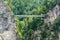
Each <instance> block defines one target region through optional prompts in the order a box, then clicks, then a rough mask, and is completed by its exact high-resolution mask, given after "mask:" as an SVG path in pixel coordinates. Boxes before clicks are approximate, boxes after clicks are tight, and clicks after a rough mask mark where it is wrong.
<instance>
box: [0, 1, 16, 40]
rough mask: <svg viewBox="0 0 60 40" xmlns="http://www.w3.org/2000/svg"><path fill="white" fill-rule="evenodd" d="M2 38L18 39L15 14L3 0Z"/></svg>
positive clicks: (0, 30)
mask: <svg viewBox="0 0 60 40" xmlns="http://www.w3.org/2000/svg"><path fill="white" fill-rule="evenodd" d="M0 38H2V39H3V40H16V32H15V20H14V15H13V14H12V13H11V11H10V10H9V9H8V7H7V5H5V4H4V3H3V2H0Z"/></svg>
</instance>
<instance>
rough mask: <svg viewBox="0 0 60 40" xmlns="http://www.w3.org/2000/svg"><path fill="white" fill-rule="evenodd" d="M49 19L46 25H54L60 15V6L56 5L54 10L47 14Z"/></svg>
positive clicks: (46, 20)
mask: <svg viewBox="0 0 60 40" xmlns="http://www.w3.org/2000/svg"><path fill="white" fill-rule="evenodd" d="M47 15H48V16H47V18H46V19H45V22H46V23H49V22H51V23H53V22H54V20H55V19H56V18H57V17H58V16H59V15H60V6H59V5H56V6H55V7H54V8H53V9H52V10H49V12H48V13H47Z"/></svg>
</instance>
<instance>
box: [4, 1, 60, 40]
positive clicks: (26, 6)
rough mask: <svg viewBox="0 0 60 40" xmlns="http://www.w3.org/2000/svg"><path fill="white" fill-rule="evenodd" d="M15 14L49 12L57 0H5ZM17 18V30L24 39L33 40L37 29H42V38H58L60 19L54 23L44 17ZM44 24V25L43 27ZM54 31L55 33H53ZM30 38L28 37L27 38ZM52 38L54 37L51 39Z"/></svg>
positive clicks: (56, 39)
mask: <svg viewBox="0 0 60 40" xmlns="http://www.w3.org/2000/svg"><path fill="white" fill-rule="evenodd" d="M5 1H6V2H5V3H6V4H8V6H9V7H10V8H11V10H12V11H13V12H14V14H15V15H22V14H23V15H40V14H47V12H48V11H49V10H50V9H52V8H53V7H54V6H55V4H56V1H57V0H5ZM15 18H16V30H17V32H18V35H19V37H21V38H22V39H24V40H33V35H34V32H35V31H36V30H39V31H41V34H40V35H41V37H40V40H58V35H57V34H58V27H57V26H59V25H60V23H59V20H58V21H55V22H54V23H53V24H52V25H51V24H50V25H49V26H48V24H45V23H44V19H42V18H32V17H29V18H17V17H15ZM42 25H44V27H42ZM52 33H54V34H53V35H52ZM27 38H28V39H27ZM50 38H52V39H50Z"/></svg>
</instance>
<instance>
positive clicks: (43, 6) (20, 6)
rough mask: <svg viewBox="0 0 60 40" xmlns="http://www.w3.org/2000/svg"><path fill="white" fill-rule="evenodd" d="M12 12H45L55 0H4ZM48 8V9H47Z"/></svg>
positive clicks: (19, 13) (20, 13)
mask: <svg viewBox="0 0 60 40" xmlns="http://www.w3.org/2000/svg"><path fill="white" fill-rule="evenodd" d="M6 1H7V2H8V3H7V4H8V5H9V6H10V8H11V10H12V11H13V12H14V14H17V15H22V14H25V15H26V14H27V15H28V14H30V15H33V14H34V15H36V14H46V13H47V11H48V10H49V9H50V8H51V7H52V6H54V5H55V4H56V0H33V1H32V0H6ZM47 8H48V9H47Z"/></svg>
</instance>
